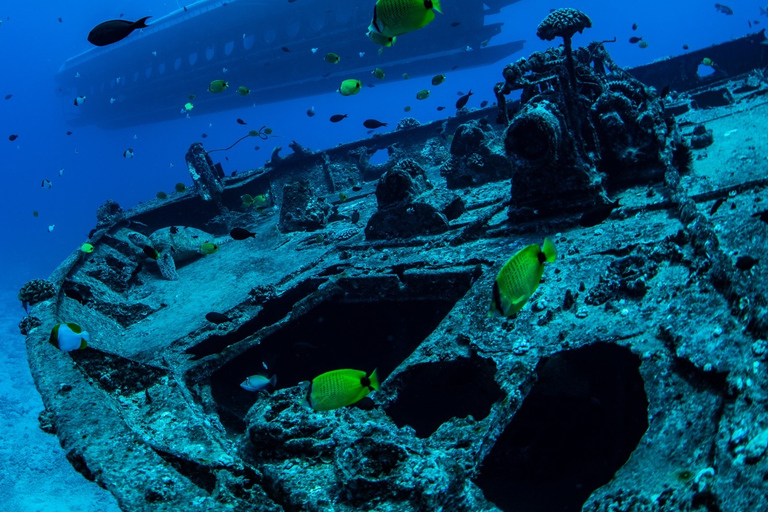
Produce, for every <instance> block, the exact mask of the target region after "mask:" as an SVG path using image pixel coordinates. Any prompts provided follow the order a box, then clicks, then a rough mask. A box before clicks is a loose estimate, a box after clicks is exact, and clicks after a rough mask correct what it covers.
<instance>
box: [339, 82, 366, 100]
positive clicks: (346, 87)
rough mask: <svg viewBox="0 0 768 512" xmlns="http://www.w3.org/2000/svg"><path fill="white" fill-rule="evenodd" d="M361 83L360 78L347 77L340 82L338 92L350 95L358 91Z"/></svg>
mask: <svg viewBox="0 0 768 512" xmlns="http://www.w3.org/2000/svg"><path fill="white" fill-rule="evenodd" d="M362 86H363V83H362V82H361V81H360V80H357V79H354V78H349V79H347V80H344V81H343V82H341V85H340V86H339V94H341V95H342V96H352V95H354V94H357V93H359V92H360V89H361V88H362Z"/></svg>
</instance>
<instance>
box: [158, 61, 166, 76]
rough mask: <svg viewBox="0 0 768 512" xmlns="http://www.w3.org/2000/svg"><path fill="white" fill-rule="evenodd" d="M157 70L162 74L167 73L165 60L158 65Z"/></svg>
mask: <svg viewBox="0 0 768 512" xmlns="http://www.w3.org/2000/svg"><path fill="white" fill-rule="evenodd" d="M157 72H158V73H160V74H161V75H162V74H163V73H165V62H161V63H160V64H159V65H158V66H157Z"/></svg>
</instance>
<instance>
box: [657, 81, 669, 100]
mask: <svg viewBox="0 0 768 512" xmlns="http://www.w3.org/2000/svg"><path fill="white" fill-rule="evenodd" d="M667 96H669V84H667V85H665V86H664V88H663V89H662V90H661V94H659V98H661V99H664V98H666V97H667Z"/></svg>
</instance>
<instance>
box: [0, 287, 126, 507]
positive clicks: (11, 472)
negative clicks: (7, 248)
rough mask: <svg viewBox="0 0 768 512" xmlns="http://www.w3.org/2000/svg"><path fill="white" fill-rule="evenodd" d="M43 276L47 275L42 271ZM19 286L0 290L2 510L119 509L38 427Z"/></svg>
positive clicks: (38, 404) (39, 404)
mask: <svg viewBox="0 0 768 512" xmlns="http://www.w3.org/2000/svg"><path fill="white" fill-rule="evenodd" d="M40 277H47V276H40ZM17 294H18V290H8V289H5V290H0V333H1V334H0V336H1V338H0V339H2V347H3V350H1V351H0V411H2V413H1V414H0V422H1V423H0V427H2V435H0V468H2V471H0V509H1V510H3V511H4V512H117V511H119V510H120V508H119V507H118V506H117V502H116V501H115V498H114V497H113V496H112V495H111V494H110V493H109V492H108V491H107V490H105V489H102V488H101V487H99V486H98V485H97V484H95V483H94V482H89V481H88V480H86V479H85V478H84V477H83V476H82V475H81V474H80V473H78V472H77V471H75V469H74V468H73V467H72V466H71V465H70V464H69V462H68V461H67V458H66V457H65V455H64V450H62V448H61V446H59V439H58V438H57V437H56V436H54V435H52V434H46V433H45V432H43V431H42V430H40V426H39V423H38V421H37V417H38V415H39V414H40V412H42V410H43V401H42V399H41V398H40V395H39V394H38V392H37V389H35V385H34V383H33V382H32V376H31V375H30V373H29V366H28V365H27V351H26V347H25V346H24V337H23V336H22V335H21V334H20V333H19V327H18V324H19V321H20V320H21V319H22V317H23V316H24V310H23V309H22V308H21V303H20V302H19V300H18V298H17Z"/></svg>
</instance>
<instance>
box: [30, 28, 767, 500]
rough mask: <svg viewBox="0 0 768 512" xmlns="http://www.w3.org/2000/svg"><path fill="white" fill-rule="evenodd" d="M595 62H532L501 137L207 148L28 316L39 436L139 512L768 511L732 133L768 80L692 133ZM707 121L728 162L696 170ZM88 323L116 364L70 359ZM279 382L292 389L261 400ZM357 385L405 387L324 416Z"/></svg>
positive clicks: (387, 137) (752, 178)
mask: <svg viewBox="0 0 768 512" xmlns="http://www.w3.org/2000/svg"><path fill="white" fill-rule="evenodd" d="M573 58H574V59H575V62H573V64H574V66H573V69H574V70H575V80H573V81H571V80H570V79H569V78H568V77H567V74H568V73H569V71H568V68H569V65H568V63H567V62H565V61H564V56H563V54H562V53H561V51H560V50H551V51H549V52H547V53H545V54H540V55H539V54H537V55H534V56H532V58H530V59H527V60H526V61H518V63H516V64H512V65H510V66H509V67H508V68H507V70H506V71H505V78H506V82H505V84H506V85H503V84H502V86H500V88H499V89H497V91H499V93H500V96H499V97H500V99H502V98H503V93H504V92H508V91H507V90H508V89H511V88H514V87H517V86H520V87H522V88H523V98H522V101H521V103H520V104H519V105H518V106H517V107H515V108H512V105H509V106H507V105H504V104H502V110H501V118H502V119H505V121H504V122H503V123H502V124H498V123H497V120H498V119H497V117H498V116H499V110H498V109H497V108H489V109H485V110H477V111H471V112H467V111H461V112H459V113H458V115H457V116H456V117H454V118H450V119H448V120H446V121H444V122H440V123H432V124H429V125H423V126H421V125H418V123H417V122H415V121H414V120H407V121H404V122H403V123H401V126H400V129H398V130H396V131H394V132H392V133H387V134H383V135H377V136H375V137H373V138H371V139H368V140H364V141H359V142H355V143H351V144H345V145H341V146H338V147H334V148H332V149H328V150H326V151H318V152H313V151H310V150H308V149H306V148H302V147H300V146H299V145H298V144H295V143H294V144H293V150H294V152H293V153H292V154H290V155H288V156H285V157H281V156H280V155H279V151H276V152H275V153H274V154H273V158H272V160H271V162H270V163H269V164H268V165H267V166H266V167H264V168H261V169H255V170H253V171H250V172H246V173H239V174H237V175H236V176H233V177H223V176H222V175H221V174H219V173H218V171H217V170H216V168H215V166H212V165H211V164H212V163H213V161H212V160H210V159H209V155H208V154H206V153H205V148H204V147H203V146H202V145H199V144H196V145H194V146H193V147H192V148H190V152H189V154H188V158H187V161H188V163H189V166H190V172H191V173H193V175H196V176H198V177H199V178H200V179H199V180H196V182H195V183H196V185H195V188H193V189H190V190H188V191H186V192H183V193H174V194H171V195H170V197H169V198H168V199H164V200H161V199H156V200H152V201H150V202H148V203H145V204H143V205H141V206H139V207H137V208H135V209H133V210H130V211H127V212H123V211H121V210H120V209H119V207H118V206H117V205H116V204H114V203H108V204H106V205H105V206H104V207H102V209H100V211H99V224H98V225H97V228H96V230H95V231H94V233H93V235H92V237H91V239H90V243H91V244H93V245H94V247H95V250H94V251H93V252H92V253H90V254H86V253H82V252H77V253H74V254H72V256H71V257H70V258H69V259H68V260H67V261H65V262H63V263H62V265H61V266H60V267H59V268H58V269H57V271H56V272H55V273H54V274H53V275H52V276H50V278H49V281H50V283H52V284H53V286H54V289H55V290H56V294H55V296H54V297H52V298H51V297H47V298H44V299H43V298H42V297H43V296H40V297H41V299H42V300H40V301H39V302H37V303H36V304H34V305H32V306H31V308H30V310H29V315H30V316H29V317H28V319H27V320H25V325H24V328H25V329H26V330H27V332H28V335H27V347H28V355H29V362H30V368H31V370H32V374H33V376H34V378H35V382H36V384H37V386H38V389H39V390H40V393H41V395H42V397H43V400H44V403H45V407H46V412H45V413H44V414H43V416H42V417H41V424H42V425H43V426H44V428H46V429H47V430H49V431H51V432H54V433H55V434H56V435H58V436H59V438H60V440H61V443H62V446H63V448H64V449H65V451H66V452H67V456H68V458H69V459H70V461H71V462H72V464H73V465H74V466H75V467H76V468H77V469H78V470H79V471H80V472H81V473H82V474H83V475H84V476H85V477H86V478H89V479H92V480H94V481H96V482H97V483H99V484H100V485H102V486H104V487H106V488H108V489H109V490H110V491H111V492H112V493H113V494H114V495H115V496H116V497H117V499H118V502H119V504H120V506H121V507H122V508H123V509H124V510H126V511H138V510H147V511H150V510H151V511H177V510H211V511H219V510H221V511H223V510H238V511H299V510H301V511H318V512H319V511H329V510H335V511H349V512H352V511H358V510H376V511H439V510H451V511H467V512H469V511H472V512H475V511H480V510H483V511H489V512H490V511H499V510H502V511H513V510H580V509H582V507H583V510H587V511H590V512H598V511H600V512H602V511H609V510H610V511H616V510H620V511H626V512H629V511H672V510H675V511H678V510H708V511H740V510H761V509H765V508H768V500H767V499H766V495H765V492H764V475H765V474H766V471H768V459H766V457H765V454H766V447H767V446H768V441H767V440H768V430H766V424H767V423H766V422H767V421H768V415H766V412H765V407H764V404H765V402H766V397H767V396H768V394H767V393H766V386H768V382H766V373H765V371H764V365H765V364H766V362H765V360H766V356H767V355H768V343H766V341H765V339H766V336H767V335H768V323H766V320H765V318H766V316H765V315H766V306H767V303H766V292H765V290H766V286H765V284H766V282H768V273H766V270H765V269H764V266H763V265H761V264H759V263H755V262H754V261H752V260H749V259H746V260H745V259H739V258H740V257H746V256H749V257H750V258H752V259H753V260H758V261H762V260H763V259H764V258H765V257H766V254H765V252H766V250H765V248H766V226H765V222H764V221H763V220H761V212H760V211H758V210H759V209H760V206H761V205H762V206H763V208H764V205H765V201H766V199H768V198H766V196H765V190H766V185H768V182H767V180H766V178H765V174H764V169H763V167H762V166H763V163H762V157H761V156H760V154H759V151H758V150H757V149H755V147H753V149H749V147H750V145H749V143H746V144H741V142H740V140H741V139H738V138H737V137H734V136H731V137H730V138H729V137H725V136H722V137H721V136H720V134H721V133H723V132H724V131H725V130H726V129H729V130H730V129H731V128H729V126H731V125H730V124H729V123H731V122H734V120H735V119H736V117H735V116H738V115H740V114H739V112H740V109H751V110H752V111H754V112H755V113H756V114H760V116H764V114H765V113H766V112H768V106H767V105H765V104H757V103H754V100H755V99H758V98H759V96H756V95H755V93H756V91H762V92H765V91H766V90H768V89H766V84H765V83H764V82H760V83H759V84H758V86H757V88H756V89H753V90H751V91H750V92H743V91H742V92H738V91H739V88H740V87H742V86H743V84H744V83H746V82H747V81H749V80H751V78H750V77H746V76H745V77H742V78H733V79H732V81H730V82H720V83H718V84H714V87H715V88H717V87H722V88H726V89H728V91H729V93H730V94H731V95H732V98H734V101H735V102H736V103H734V104H732V105H729V106H727V107H717V108H715V109H713V110H708V111H689V112H687V113H685V114H683V117H679V118H677V119H676V118H675V117H674V116H673V115H672V114H671V113H670V112H668V111H667V110H666V105H665V101H667V100H665V99H664V98H660V97H659V95H658V94H657V93H655V92H654V91H653V90H651V89H649V88H647V87H646V86H644V85H643V84H641V83H639V82H637V81H636V80H634V79H633V78H632V77H631V74H628V73H627V72H624V71H621V70H619V69H618V68H615V67H614V65H613V63H612V62H611V61H610V59H609V56H608V55H607V53H606V52H605V49H604V46H603V45H602V44H601V43H592V44H590V45H589V46H588V47H586V48H576V49H574V50H573ZM505 89H507V90H505ZM742 101H743V102H744V103H740V102H742ZM750 101H751V102H752V103H746V102H750ZM760 116H757V117H760ZM757 117H755V118H749V119H756V118H757ZM740 119H741V121H739V122H740V123H742V124H741V125H740V126H744V123H748V122H751V121H745V120H744V119H747V118H740ZM702 122H703V123H705V124H706V127H707V128H708V129H710V130H712V131H713V133H714V144H712V145H710V146H709V147H706V148H703V149H697V150H692V149H690V148H689V144H688V142H687V140H686V139H688V138H689V137H691V136H692V135H693V126H694V125H696V124H700V123H702ZM681 127H682V129H681ZM699 131H700V130H699ZM705 132H706V130H705ZM697 133H698V132H697ZM754 133H758V132H754ZM577 134H581V135H580V136H577ZM521 138H522V139H523V140H525V141H526V142H525V143H524V144H523V143H521V142H520V139H521ZM761 147H762V146H761ZM381 149H386V150H387V152H388V154H389V159H388V160H387V162H386V163H383V164H379V165H374V164H371V163H370V161H369V159H370V157H371V156H372V155H373V154H374V153H375V152H376V151H378V150H381ZM731 155H740V156H739V157H738V159H736V158H737V157H733V156H731ZM742 156H743V157H744V158H742ZM716 159H717V160H716ZM721 164H722V165H731V166H734V170H735V171H736V172H715V167H718V168H719V166H720V165H721ZM510 182H511V184H512V186H511V188H510ZM211 191H215V192H213V193H212V192H211ZM245 194H249V195H250V196H251V197H256V196H262V195H263V196H265V200H264V202H263V204H260V205H258V207H255V206H250V205H249V204H248V203H247V202H245V203H244V201H243V199H242V196H244V195H245ZM608 197H610V198H611V200H612V201H611V202H610V203H609V202H608ZM616 199H618V200H619V201H620V203H619V202H616V201H615V200H616ZM606 205H608V206H610V208H609V209H608V210H606V211H605V212H604V215H602V216H601V217H600V218H599V219H598V220H597V221H595V220H594V215H595V213H594V208H596V207H601V206H602V207H605V206H606ZM601 211H602V210H599V208H598V216H600V215H599V214H600V212H601ZM587 214H589V216H588V219H587V220H589V222H585V221H584V220H583V219H584V218H585V216H587ZM766 218H768V214H766ZM585 224H587V226H586V227H585ZM234 227H244V228H247V229H248V230H250V231H251V232H253V233H255V237H253V238H248V239H246V240H233V239H232V238H231V237H229V235H228V233H229V232H230V230H231V229H232V228H234ZM545 236H549V237H551V238H552V240H553V241H554V243H555V245H556V247H557V250H558V258H557V260H556V261H555V262H554V263H552V264H550V265H548V266H547V268H546V271H545V273H544V279H543V280H542V283H541V285H540V287H539V289H538V291H537V292H536V293H535V295H534V296H533V298H532V300H531V301H530V302H529V303H528V304H527V305H526V306H525V308H524V309H523V310H522V311H521V312H520V313H519V314H518V315H517V316H515V317H513V318H504V319H500V318H490V317H489V316H488V308H489V303H490V299H491V288H492V284H493V282H494V279H495V277H496V274H497V272H498V270H499V269H500V268H501V266H502V265H503V263H504V262H505V261H506V260H507V259H508V258H509V257H510V256H511V255H512V254H514V252H515V251H516V250H517V249H519V248H522V247H524V246H525V245H528V244H531V243H541V242H542V240H543V238H544V237H545ZM147 240H149V241H150V242H151V243H153V244H155V245H157V246H160V244H161V243H162V244H164V245H162V247H163V250H162V252H163V253H165V254H169V255H170V257H172V258H173V265H174V270H175V276H174V275H173V274H169V273H167V272H164V271H163V269H162V267H161V265H159V264H158V261H155V260H153V259H150V258H148V257H147V254H146V252H145V251H143V250H142V246H141V245H142V244H143V243H146V241H147ZM198 242H199V243H203V242H210V243H215V244H217V245H218V246H219V250H218V251H217V252H215V253H213V254H208V255H204V254H202V253H201V252H200V251H199V250H198V249H197V246H196V244H197V243H198ZM750 262H752V264H751V265H749V263H750ZM33 288H35V289H37V288H40V289H43V288H45V289H49V288H50V286H49V285H41V284H40V283H38V284H37V285H35V286H34V287H33ZM28 291H29V290H28ZM33 295H34V294H33ZM25 296H26V295H25ZM30 296H31V295H30ZM34 296H35V297H37V296H38V295H34ZM210 312H217V313H221V314H223V315H225V316H226V319H227V320H226V321H223V322H220V323H213V322H210V321H208V320H207V319H206V314H207V313H210ZM61 321H69V322H76V323H78V324H80V325H81V326H83V328H85V329H86V330H87V331H89V332H90V334H91V343H90V345H89V347H88V348H87V349H84V350H78V351H73V352H69V353H64V352H61V351H59V350H58V349H57V348H55V347H53V346H51V345H50V344H49V343H48V337H49V335H50V332H51V328H52V327H53V325H54V324H56V323H57V322H61ZM264 365H266V366H267V368H269V371H270V372H274V373H275V374H276V375H277V379H278V386H277V389H275V390H272V391H270V392H266V393H250V392H248V391H245V390H244V389H242V388H240V386H239V383H240V382H242V381H243V380H244V378H245V377H247V376H249V375H252V374H254V373H258V372H259V371H260V370H263V368H264ZM337 368H356V369H362V370H365V371H371V370H373V369H374V368H378V373H379V375H380V376H381V380H382V385H381V389H380V390H379V391H377V392H375V393H373V394H372V395H370V397H369V398H366V399H365V400H364V401H363V402H360V403H359V404H357V405H356V406H353V407H347V408H343V409H337V410H334V411H329V412H316V411H313V410H311V409H310V408H308V407H306V406H305V405H303V404H302V401H303V400H302V399H303V395H304V393H305V391H304V389H303V388H302V387H301V386H300V385H299V383H300V382H301V381H305V380H309V379H312V378H313V377H315V376H316V375H319V374H320V373H322V372H325V371H328V370H332V369H337Z"/></svg>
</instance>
